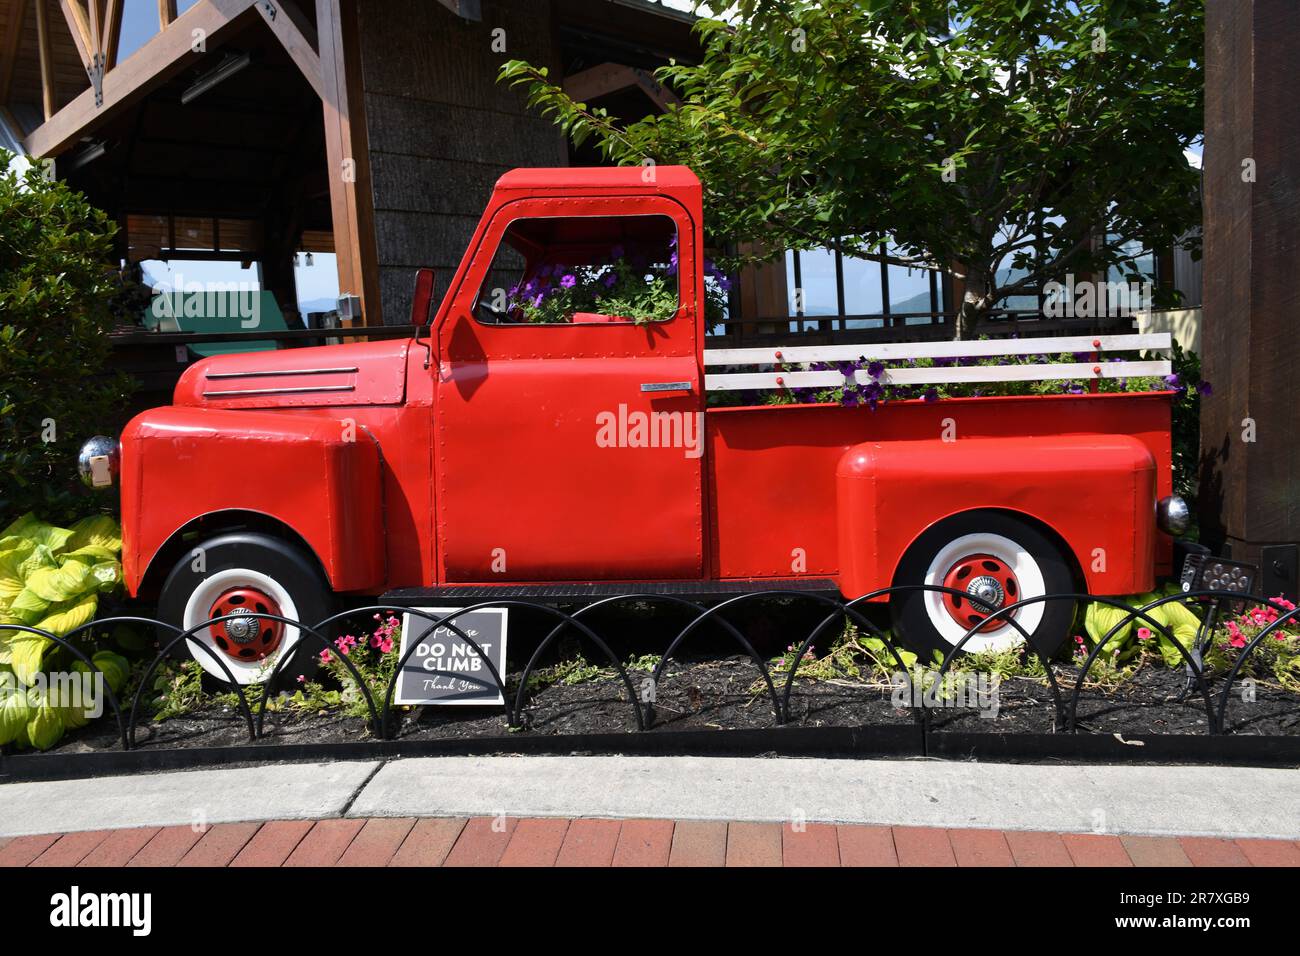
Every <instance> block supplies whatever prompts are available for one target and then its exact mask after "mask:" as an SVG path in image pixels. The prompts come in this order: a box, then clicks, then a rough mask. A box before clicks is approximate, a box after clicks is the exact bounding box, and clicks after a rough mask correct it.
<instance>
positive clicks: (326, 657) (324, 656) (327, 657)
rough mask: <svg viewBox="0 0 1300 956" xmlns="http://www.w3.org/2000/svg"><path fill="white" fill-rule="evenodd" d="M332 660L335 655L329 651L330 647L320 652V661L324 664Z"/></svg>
mask: <svg viewBox="0 0 1300 956" xmlns="http://www.w3.org/2000/svg"><path fill="white" fill-rule="evenodd" d="M332 660H334V655H333V654H331V653H330V652H329V649H328V648H326V649H325V650H323V651H321V652H320V662H321V663H322V664H328V663H329V662H330V661H332Z"/></svg>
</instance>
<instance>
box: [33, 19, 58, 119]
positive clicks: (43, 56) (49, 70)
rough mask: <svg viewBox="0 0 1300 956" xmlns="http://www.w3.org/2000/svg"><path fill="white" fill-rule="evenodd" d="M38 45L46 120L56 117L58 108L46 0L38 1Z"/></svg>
mask: <svg viewBox="0 0 1300 956" xmlns="http://www.w3.org/2000/svg"><path fill="white" fill-rule="evenodd" d="M36 44H37V47H38V55H39V56H40V63H41V106H42V108H43V109H44V111H45V112H44V115H45V118H46V119H47V120H48V119H49V118H50V117H51V116H53V115H54V111H55V109H56V108H57V106H58V102H57V97H56V96H55V94H54V48H53V47H52V46H51V44H50V15H49V12H48V11H47V10H46V8H45V0H36Z"/></svg>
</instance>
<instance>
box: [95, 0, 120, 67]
mask: <svg viewBox="0 0 1300 956" xmlns="http://www.w3.org/2000/svg"><path fill="white" fill-rule="evenodd" d="M121 39H122V0H108V6H107V7H106V8H105V10H104V35H103V36H102V37H100V41H99V42H100V47H99V49H100V52H102V53H103V54H104V69H106V70H111V69H112V68H113V67H115V66H117V45H118V42H119V41H120V40H121Z"/></svg>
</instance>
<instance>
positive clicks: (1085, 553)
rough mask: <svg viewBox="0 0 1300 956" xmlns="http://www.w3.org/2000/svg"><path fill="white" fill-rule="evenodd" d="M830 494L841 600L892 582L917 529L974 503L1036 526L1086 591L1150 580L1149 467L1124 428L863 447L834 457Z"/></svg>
mask: <svg viewBox="0 0 1300 956" xmlns="http://www.w3.org/2000/svg"><path fill="white" fill-rule="evenodd" d="M836 497H837V503H838V514H837V521H838V532H839V558H840V586H841V589H842V590H843V592H844V593H845V594H846V595H847V596H849V597H860V596H861V595H863V594H866V593H868V592H870V591H874V590H878V589H880V588H885V587H888V586H890V585H891V584H894V583H895V581H894V574H895V572H896V570H897V567H898V562H899V560H900V559H901V558H902V556H903V554H904V553H905V552H906V551H907V549H908V547H909V546H910V545H911V544H912V542H914V541H915V540H916V539H917V538H918V537H919V536H920V535H921V534H923V533H924V532H925V531H926V529H928V528H930V527H932V526H933V525H935V524H936V523H938V522H940V521H942V520H944V519H945V518H948V517H950V516H952V515H955V514H960V513H962V512H965V511H973V510H976V509H998V510H1002V511H1006V512H1010V513H1014V514H1020V515H1024V516H1026V517H1028V518H1030V519H1032V520H1034V521H1036V522H1037V523H1039V524H1040V525H1043V526H1045V527H1046V528H1047V529H1048V530H1049V531H1051V532H1052V533H1053V534H1055V536H1056V537H1057V538H1059V539H1060V540H1062V541H1063V542H1064V543H1065V545H1066V547H1067V548H1068V549H1069V550H1070V552H1071V553H1072V554H1073V556H1074V561H1075V563H1076V564H1077V566H1078V568H1079V569H1080V571H1081V572H1082V575H1083V579H1084V583H1085V585H1086V587H1087V590H1088V592H1089V593H1092V594H1132V593H1137V592H1140V591H1147V590H1150V589H1151V588H1152V587H1153V586H1154V584H1155V580H1154V560H1155V539H1156V533H1157V532H1156V527H1155V500H1156V464H1155V460H1154V458H1152V456H1151V452H1150V451H1149V450H1148V448H1147V447H1146V445H1144V444H1143V443H1142V442H1141V441H1139V440H1138V439H1136V438H1132V437H1129V436H1127V435H1097V434H1092V435H1047V436H1041V437H1032V438H1029V437H1026V438H1018V437H1017V438H968V439H959V440H955V441H943V440H940V439H933V440H926V441H890V442H864V443H863V444H860V445H855V446H854V447H852V448H850V449H849V450H848V451H846V452H845V453H844V455H843V456H842V457H841V458H840V461H839V465H838V467H837V469H836ZM898 583H915V582H898Z"/></svg>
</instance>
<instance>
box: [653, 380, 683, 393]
mask: <svg viewBox="0 0 1300 956" xmlns="http://www.w3.org/2000/svg"><path fill="white" fill-rule="evenodd" d="M690 390H691V383H690V382H642V383H641V391H643V392H689V391H690Z"/></svg>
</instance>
